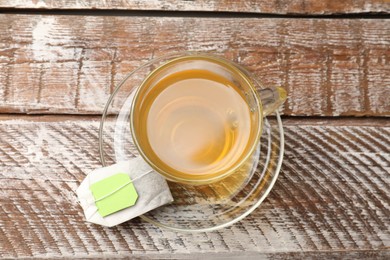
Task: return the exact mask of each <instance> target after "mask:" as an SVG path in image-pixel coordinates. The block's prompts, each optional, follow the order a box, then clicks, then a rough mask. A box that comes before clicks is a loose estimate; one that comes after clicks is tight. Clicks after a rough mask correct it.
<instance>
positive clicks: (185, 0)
mask: <svg viewBox="0 0 390 260" xmlns="http://www.w3.org/2000/svg"><path fill="white" fill-rule="evenodd" d="M0 7H3V8H37V9H109V10H114V9H116V10H164V11H168V10H169V11H214V12H215V11H217V12H221V11H222V12H249V13H267V14H269V13H271V14H273V13H274V14H340V13H368V12H384V13H389V12H390V8H389V5H388V2H387V0H365V1H363V0H345V1H332V0H323V1H317V0H289V1H280V0H279V1H277V0H270V1H261V0H222V1H216V0H208V1H207V0H196V1H194V0H148V1H137V0H126V1H123V0H108V1H92V0H56V1H48V0H13V1H8V0H0Z"/></svg>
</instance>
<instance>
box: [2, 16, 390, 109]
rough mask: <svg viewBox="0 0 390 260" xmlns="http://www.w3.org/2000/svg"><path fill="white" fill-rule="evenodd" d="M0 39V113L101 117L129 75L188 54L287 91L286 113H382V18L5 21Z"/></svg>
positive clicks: (389, 35) (387, 79)
mask: <svg viewBox="0 0 390 260" xmlns="http://www.w3.org/2000/svg"><path fill="white" fill-rule="evenodd" d="M0 40H1V41H0V42H1V43H0V79H1V81H0V94H1V95H0V112H14V113H73V114H100V113H101V111H102V109H103V107H104V104H105V102H106V100H107V98H108V96H109V94H110V92H111V91H112V90H113V89H114V86H115V84H116V83H118V82H119V81H120V80H121V79H122V78H123V77H124V76H125V75H126V74H127V73H128V72H130V71H131V70H133V69H134V68H136V67H137V66H139V65H140V64H142V63H144V62H145V61H147V60H149V59H150V58H152V57H155V56H160V55H163V54H167V53H171V52H176V51H185V50H191V51H208V52H211V53H218V54H221V55H224V56H226V57H228V58H230V59H233V60H235V61H238V62H240V63H241V64H243V65H245V66H247V67H248V68H249V69H250V70H251V71H253V72H254V74H255V75H256V76H257V77H258V78H260V79H261V80H262V81H263V82H264V83H265V84H267V85H282V86H285V87H286V88H287V90H288V91H289V100H288V101H287V103H286V104H285V106H284V110H283V112H284V114H285V115H301V116H313V115H320V116H324V115H325V116H339V115H359V116H360V115H368V116H389V115H390V102H389V96H390V73H389V72H390V48H389V46H390V20H380V19H370V20H360V19H356V20H355V19H354V20H348V19H337V20H333V19H255V18H253V19H252V18H218V19H214V18H193V17H189V18H179V17H170V18H169V17H114V16H97V17H96V16H51V15H15V14H7V15H5V14H3V15H1V16H0Z"/></svg>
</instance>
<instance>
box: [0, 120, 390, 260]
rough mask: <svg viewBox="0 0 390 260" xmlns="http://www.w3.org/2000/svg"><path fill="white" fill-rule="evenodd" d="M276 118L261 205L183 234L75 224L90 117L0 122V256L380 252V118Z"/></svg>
mask: <svg viewBox="0 0 390 260" xmlns="http://www.w3.org/2000/svg"><path fill="white" fill-rule="evenodd" d="M367 122H368V123H367ZM285 123H286V124H285V138H286V151H285V160H284V163H283V167H282V171H281V173H280V177H279V179H278V181H277V183H276V185H275V187H274V189H273V190H272V192H271V194H270V195H269V197H268V198H267V199H266V201H265V202H264V203H263V204H262V205H261V207H260V208H258V209H257V210H256V211H255V212H253V213H252V214H251V215H250V216H249V217H247V218H245V219H244V220H243V221H241V222H239V223H237V224H235V225H233V226H232V227H229V228H226V229H222V230H220V231H216V232H210V233H199V234H185V233H175V232H171V231H168V230H164V229H159V228H156V227H155V226H153V225H151V224H148V223H145V222H143V221H141V220H139V219H136V220H133V221H130V222H127V223H125V224H122V225H119V226H117V227H114V228H103V227H100V226H96V225H93V224H89V223H86V222H85V220H84V218H83V213H82V210H81V208H80V207H79V206H78V205H77V202H76V195H75V190H76V188H77V186H78V184H79V183H80V181H81V180H82V179H83V178H84V176H85V175H86V174H87V173H88V172H89V171H91V170H92V169H94V168H96V167H99V166H100V162H99V155H98V149H97V142H98V125H99V118H97V117H96V118H86V117H65V118H64V117H61V116H46V117H39V116H26V117H20V116H19V117H16V118H15V117H14V116H2V117H1V118H0V179H1V180H0V204H1V207H0V210H1V214H0V233H1V239H0V257H2V258H9V257H32V256H34V257H49V258H53V257H99V256H100V257H102V256H104V257H120V256H129V255H130V254H132V255H133V256H139V257H141V256H143V257H149V258H163V257H165V258H169V257H175V258H186V257H189V254H191V253H192V255H191V256H192V257H194V256H196V257H200V258H201V257H205V256H207V257H213V256H214V257H243V256H246V257H264V258H266V257H270V258H271V257H272V258H273V259H284V258H291V257H293V258H301V257H312V258H317V259H318V258H319V259H321V258H322V259H329V258H334V257H337V258H341V257H343V258H349V259H356V258H362V259H370V258H381V259H382V258H383V259H385V258H388V257H390V229H389V226H390V205H389V202H390V193H389V187H390V153H389V147H390V138H389V137H390V121H389V120H385V119H382V120H375V119H372V120H368V121H365V120H349V122H347V123H343V122H342V121H340V120H327V122H326V125H324V123H323V121H322V120H310V119H305V120H292V119H288V120H285ZM172 254H173V255H172Z"/></svg>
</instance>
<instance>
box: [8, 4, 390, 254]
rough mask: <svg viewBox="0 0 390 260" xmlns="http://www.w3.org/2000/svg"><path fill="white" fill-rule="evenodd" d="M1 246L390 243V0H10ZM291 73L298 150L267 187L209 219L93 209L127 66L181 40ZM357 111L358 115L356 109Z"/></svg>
mask: <svg viewBox="0 0 390 260" xmlns="http://www.w3.org/2000/svg"><path fill="white" fill-rule="evenodd" d="M0 10H1V12H2V14H0V39H1V41H0V113H1V115H0V178H1V180H0V206H1V207H0V257H2V258H17V257H37V258H54V257H66V258H68V257H78V258H86V257H90V258H98V257H107V258H112V257H126V256H133V257H140V258H188V257H196V258H202V259H203V258H209V257H215V258H225V257H232V258H244V257H248V258H253V259H261V258H267V257H269V258H276V259H284V258H297V259H300V258H323V259H329V258H349V259H356V258H362V259H370V258H383V259H385V258H387V259H389V258H390V149H389V147H390V120H389V116H390V48H389V47H390V20H389V19H388V18H389V13H390V2H389V1H388V0H368V1H363V0H361V1H360V0H359V1H355V0H344V1H332V0H323V1H317V0H290V1H284V0H283V1H276V0H275V1H258V0H221V1H216V0H208V1H206V0H198V1H186V0H165V1H163V0H156V1H135V0H128V1H119V0H118V1H115V0H112V1H91V0H84V1H82V0H59V1H44V0H31V1H29V0H23V1H22V0H15V1H7V0H0ZM183 50H196V51H208V52H213V53H217V54H221V55H224V56H225V57H227V58H229V59H232V60H234V61H237V62H239V63H241V64H243V65H244V66H246V67H248V68H249V69H250V70H251V71H253V72H254V74H255V75H256V76H258V77H259V78H260V79H261V80H262V81H263V82H264V83H265V84H268V85H282V86H284V87H285V88H286V89H287V90H288V92H289V99H288V101H287V102H286V104H285V106H284V107H283V109H282V113H283V115H284V116H283V120H284V126H285V138H286V151H285V160H284V163H283V167H282V170H281V173H280V177H279V179H278V181H277V183H276V185H275V187H274V189H273V190H272V192H271V194H270V195H269V197H268V198H267V199H266V201H265V202H264V203H263V204H262V206H261V207H260V208H258V209H257V210H256V211H255V212H253V213H252V214H251V215H250V216H249V217H247V218H245V219H244V220H242V221H241V222H239V223H237V224H235V225H233V226H232V227H229V228H225V229H222V230H220V231H215V232H210V233H196V234H186V233H175V232H171V231H168V230H165V229H159V228H157V227H155V226H153V225H151V224H148V223H145V222H143V221H141V220H139V219H135V220H133V221H130V222H127V223H125V224H122V225H119V226H117V227H114V228H103V227H100V226H96V225H93V224H89V223H86V222H85V220H84V217H83V213H82V210H81V208H80V207H79V206H78V205H77V203H76V196H75V190H76V188H77V187H78V185H79V183H80V181H81V180H82V179H83V178H84V177H85V175H86V174H87V173H88V172H89V171H91V170H92V169H94V168H96V167H99V166H100V161H99V155H98V147H97V142H98V126H99V119H100V114H101V112H102V109H103V106H104V104H105V102H106V100H107V98H108V96H109V94H110V93H111V92H112V91H113V89H114V87H115V85H116V84H117V83H118V81H119V80H120V79H121V78H123V77H124V75H125V74H126V73H128V72H129V71H131V70H132V69H134V68H136V67H137V66H139V65H140V64H142V63H144V62H145V61H147V60H149V59H151V58H153V57H155V56H160V55H163V54H167V53H171V52H174V51H183ZM357 116H359V117H358V118H357Z"/></svg>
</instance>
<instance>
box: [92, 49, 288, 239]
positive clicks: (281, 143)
mask: <svg viewBox="0 0 390 260" xmlns="http://www.w3.org/2000/svg"><path fill="white" fill-rule="evenodd" d="M184 55H205V56H211V57H213V58H216V59H219V60H221V61H222V62H225V59H224V58H220V57H218V56H215V55H213V54H208V53H198V52H181V53H173V54H168V55H163V56H160V57H158V58H154V59H152V60H150V61H148V62H146V63H144V64H143V65H141V66H139V67H138V68H136V69H134V70H133V71H132V72H130V73H128V74H127V75H126V76H125V77H124V78H123V79H122V81H121V82H120V83H119V84H118V85H117V86H116V87H115V89H114V91H113V92H112V94H111V95H110V97H109V99H108V100H107V103H106V105H105V107H104V110H103V114H102V118H101V121H100V125H99V154H100V160H101V163H102V165H103V167H106V166H107V163H106V160H105V157H104V150H103V145H104V141H103V131H104V130H103V129H104V123H105V121H106V118H107V112H108V110H109V107H110V105H111V103H112V100H113V99H114V98H115V96H116V94H117V92H118V91H119V89H120V88H121V86H122V85H123V84H124V83H125V82H126V81H127V79H128V78H130V77H131V76H132V75H134V74H135V73H137V72H138V71H139V70H141V69H143V68H145V67H146V66H150V65H152V64H153V63H155V62H158V61H162V60H164V59H168V58H169V57H172V58H173V57H181V56H184ZM169 61H170V60H167V62H169ZM226 61H227V62H230V61H228V60H226ZM162 65H164V64H162ZM231 66H232V67H234V66H233V65H231ZM159 67H161V66H159ZM240 68H241V67H240ZM236 69H237V70H238V68H236ZM241 69H242V68H241ZM238 71H239V70H238ZM240 73H241V74H242V75H243V77H244V78H245V79H248V78H247V76H246V75H245V74H244V73H243V72H240ZM149 75H150V74H149ZM248 80H249V79H248ZM254 80H255V81H256V83H257V84H259V85H260V86H261V87H263V85H262V84H261V82H259V81H257V80H256V79H254ZM141 85H142V84H141ZM248 85H249V86H250V88H251V90H252V91H253V92H254V93H255V96H256V101H257V102H258V104H259V107H260V111H261V112H262V104H261V102H260V100H261V99H260V96H259V93H258V92H257V91H256V89H255V87H254V86H253V83H252V82H251V81H250V80H249V84H248ZM138 88H139V86H138ZM275 115H276V119H277V123H278V128H279V129H278V130H279V134H280V141H279V142H280V145H279V149H280V150H279V158H278V162H277V165H276V168H275V174H274V176H273V178H272V180H271V182H270V184H269V186H268V187H267V189H266V191H265V192H264V194H263V195H262V196H261V198H260V199H259V201H257V202H256V203H255V204H254V205H252V206H251V207H250V208H249V209H248V210H247V211H245V212H244V213H243V214H242V215H240V216H238V217H236V218H234V219H232V220H230V221H228V222H226V223H223V224H220V225H216V226H213V227H207V228H196V229H186V228H177V227H171V226H169V225H166V224H162V223H160V222H157V221H155V220H153V219H150V218H148V217H146V216H144V215H141V216H139V217H140V218H141V219H143V220H145V221H147V222H149V223H152V224H154V225H156V226H158V227H162V228H167V229H170V230H173V231H181V232H206V231H214V230H218V229H221V228H224V227H227V226H230V225H232V224H234V223H236V222H238V221H240V220H242V219H243V218H245V217H246V216H248V215H249V214H250V213H252V212H253V211H254V210H255V209H256V208H257V207H258V206H259V205H260V204H261V203H262V202H263V201H264V199H265V198H266V197H267V196H268V194H269V192H270V191H271V190H272V188H273V186H274V184H275V182H276V180H277V177H278V175H279V172H280V169H281V166H282V161H283V156H284V131H283V125H282V120H281V118H280V114H279V112H278V111H275ZM259 116H260V117H261V125H260V127H259V132H258V134H257V136H256V140H255V142H254V143H255V145H254V146H253V147H254V148H252V149H256V147H257V145H258V143H259V142H260V135H261V133H262V130H263V115H262V114H261V113H259ZM136 147H137V150H138V151H139V152H140V154H142V152H141V150H140V149H139V147H138V145H136ZM252 149H251V150H250V152H249V153H248V155H247V156H246V157H245V158H244V159H243V160H242V161H241V163H239V164H238V166H241V165H242V163H243V162H245V160H246V159H248V158H249V156H250V155H251V154H252V153H253V151H252ZM148 164H149V162H148ZM237 168H239V167H237ZM235 170H236V169H235ZM226 176H227V175H224V177H226ZM165 177H166V176H165Z"/></svg>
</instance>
